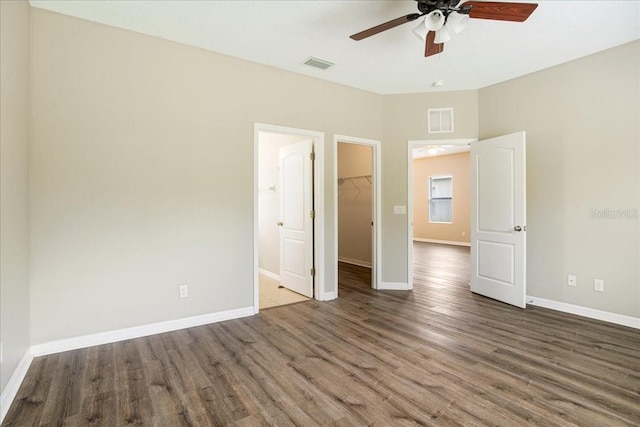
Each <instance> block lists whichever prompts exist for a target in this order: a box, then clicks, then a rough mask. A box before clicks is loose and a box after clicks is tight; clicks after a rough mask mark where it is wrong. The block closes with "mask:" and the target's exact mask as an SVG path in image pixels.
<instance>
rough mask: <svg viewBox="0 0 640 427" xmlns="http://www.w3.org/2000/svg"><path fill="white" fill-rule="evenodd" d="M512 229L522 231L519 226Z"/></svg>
mask: <svg viewBox="0 0 640 427" xmlns="http://www.w3.org/2000/svg"><path fill="white" fill-rule="evenodd" d="M513 229H514V230H515V231H522V227H520V226H519V225H516V226H515V227H513Z"/></svg>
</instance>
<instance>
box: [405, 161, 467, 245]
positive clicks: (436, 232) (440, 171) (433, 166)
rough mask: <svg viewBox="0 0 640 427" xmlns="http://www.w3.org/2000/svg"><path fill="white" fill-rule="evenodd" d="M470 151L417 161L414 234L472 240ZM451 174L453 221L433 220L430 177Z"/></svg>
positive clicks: (414, 182)
mask: <svg viewBox="0 0 640 427" xmlns="http://www.w3.org/2000/svg"><path fill="white" fill-rule="evenodd" d="M469 162H470V160H469V153H468V152H466V153H459V154H450V155H447V156H437V157H424V158H422V159H416V160H414V161H413V237H414V238H418V239H429V240H443V241H449V242H461V243H469V242H470V239H469V236H470V232H471V192H470V191H471V176H470V172H471V164H470V163H469ZM432 176H435V177H437V176H451V177H452V178H453V179H452V184H453V201H452V206H453V221H452V222H451V224H439V223H432V222H429V177H432Z"/></svg>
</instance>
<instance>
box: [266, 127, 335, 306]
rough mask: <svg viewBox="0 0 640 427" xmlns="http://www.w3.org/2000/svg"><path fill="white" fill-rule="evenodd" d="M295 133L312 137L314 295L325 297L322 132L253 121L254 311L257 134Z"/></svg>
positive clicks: (318, 297) (322, 299)
mask: <svg viewBox="0 0 640 427" xmlns="http://www.w3.org/2000/svg"><path fill="white" fill-rule="evenodd" d="M261 132H268V133H279V134H284V135H297V136H301V137H305V138H310V139H312V140H313V145H314V152H315V163H314V167H313V182H314V186H313V199H314V202H313V204H314V206H313V209H314V211H315V215H316V216H315V222H314V230H313V257H314V259H313V264H314V268H315V270H316V275H315V277H314V286H313V289H314V290H313V293H314V295H313V297H314V298H315V299H317V300H319V301H324V300H326V299H331V298H327V295H326V293H325V257H324V252H325V251H324V245H325V231H324V230H325V215H324V132H317V131H312V130H307V129H296V128H291V127H286V126H277V125H270V124H265V123H254V124H253V312H254V314H257V313H258V312H260V261H259V254H260V233H259V229H258V219H259V218H258V215H259V212H258V207H259V205H258V193H259V190H258V165H259V158H258V153H259V141H260V133H261Z"/></svg>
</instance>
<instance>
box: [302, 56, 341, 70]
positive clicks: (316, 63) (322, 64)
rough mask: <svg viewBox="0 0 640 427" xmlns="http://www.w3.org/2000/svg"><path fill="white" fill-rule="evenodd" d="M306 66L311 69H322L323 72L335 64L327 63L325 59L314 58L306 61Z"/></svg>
mask: <svg viewBox="0 0 640 427" xmlns="http://www.w3.org/2000/svg"><path fill="white" fill-rule="evenodd" d="M304 64H305V65H308V66H310V67H316V68H320V69H321V70H326V69H327V68H329V67H331V66H333V65H334V64H333V62H329V61H325V60H324V59H318V58H314V57H313V56H312V57H310V58H309V59H307V60H306V61H304Z"/></svg>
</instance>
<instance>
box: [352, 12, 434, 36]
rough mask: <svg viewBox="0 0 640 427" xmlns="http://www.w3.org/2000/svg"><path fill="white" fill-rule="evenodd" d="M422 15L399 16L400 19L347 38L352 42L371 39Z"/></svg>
mask: <svg viewBox="0 0 640 427" xmlns="http://www.w3.org/2000/svg"><path fill="white" fill-rule="evenodd" d="M421 16H422V15H421V14H419V13H410V14H408V15H406V16H401V17H400V18H396V19H392V20H391V21H389V22H385V23H384V24H380V25H376V26H375V27H371V28H369V29H367V30H364V31H360V32H359V33H356V34H353V35H351V36H349V37H350V38H352V39H353V40H362V39H366V38H367V37H371V36H374V35H376V34H378V33H381V32H383V31H386V30H389V29H391V28H393V27H397V26H398V25H402V24H405V23H407V22H411V21H415V20H416V19H418V18H420V17H421Z"/></svg>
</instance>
